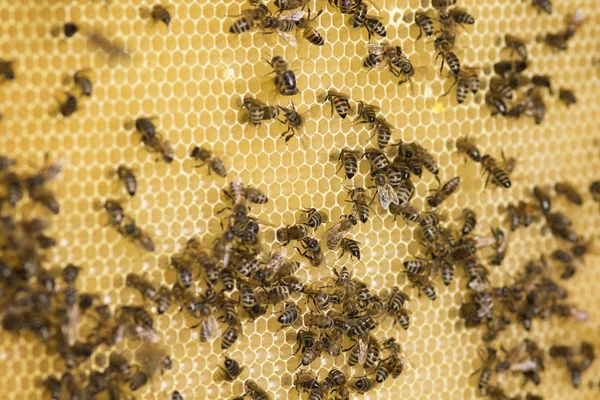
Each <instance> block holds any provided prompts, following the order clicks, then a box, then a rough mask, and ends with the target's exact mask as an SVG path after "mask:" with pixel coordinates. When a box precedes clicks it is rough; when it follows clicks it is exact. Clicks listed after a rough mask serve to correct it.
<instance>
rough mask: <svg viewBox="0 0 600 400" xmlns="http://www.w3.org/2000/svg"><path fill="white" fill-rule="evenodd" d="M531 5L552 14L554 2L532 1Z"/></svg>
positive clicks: (549, 0) (547, 0) (548, 0)
mask: <svg viewBox="0 0 600 400" xmlns="http://www.w3.org/2000/svg"><path fill="white" fill-rule="evenodd" d="M531 5H532V6H534V7H535V8H537V9H538V10H540V11H543V12H545V13H548V14H552V0H531Z"/></svg>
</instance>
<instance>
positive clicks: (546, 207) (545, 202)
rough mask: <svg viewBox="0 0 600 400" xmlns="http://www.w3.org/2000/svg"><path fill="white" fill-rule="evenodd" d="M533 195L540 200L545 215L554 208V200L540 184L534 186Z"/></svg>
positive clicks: (541, 209) (540, 206)
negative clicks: (552, 200)
mask: <svg viewBox="0 0 600 400" xmlns="http://www.w3.org/2000/svg"><path fill="white" fill-rule="evenodd" d="M533 196H534V197H535V199H536V200H537V202H538V206H539V208H540V211H541V212H542V213H543V214H544V215H547V214H548V213H549V212H550V209H551V208H552V202H551V200H550V195H549V194H548V192H546V191H545V190H544V189H542V188H541V187H539V186H535V187H534V188H533Z"/></svg>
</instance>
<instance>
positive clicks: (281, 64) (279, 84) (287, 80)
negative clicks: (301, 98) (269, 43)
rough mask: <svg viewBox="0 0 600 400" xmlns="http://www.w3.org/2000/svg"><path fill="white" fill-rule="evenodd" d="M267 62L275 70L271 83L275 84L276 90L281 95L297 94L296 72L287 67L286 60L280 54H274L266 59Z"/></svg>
mask: <svg viewBox="0 0 600 400" xmlns="http://www.w3.org/2000/svg"><path fill="white" fill-rule="evenodd" d="M267 63H268V64H269V65H270V66H271V67H272V68H273V71H274V72H275V79H274V81H273V83H274V84H275V88H276V89H277V92H278V93H279V94H281V95H283V96H293V95H295V94H297V93H298V87H297V86H296V74H295V73H294V71H292V70H290V69H289V66H288V63H287V61H285V60H284V59H283V58H282V57H280V56H274V57H273V58H271V61H267Z"/></svg>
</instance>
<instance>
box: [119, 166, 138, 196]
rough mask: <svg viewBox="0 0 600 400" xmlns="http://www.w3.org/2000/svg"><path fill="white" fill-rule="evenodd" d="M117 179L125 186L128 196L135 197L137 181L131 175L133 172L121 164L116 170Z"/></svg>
mask: <svg viewBox="0 0 600 400" xmlns="http://www.w3.org/2000/svg"><path fill="white" fill-rule="evenodd" d="M117 177H118V178H119V180H121V181H122V182H123V184H124V185H125V190H127V193H128V194H129V195H130V196H133V195H135V192H136V190H137V179H136V177H135V175H134V173H133V170H132V169H131V168H128V167H126V166H125V165H123V164H121V165H119V167H118V168H117Z"/></svg>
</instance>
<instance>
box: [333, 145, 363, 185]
mask: <svg viewBox="0 0 600 400" xmlns="http://www.w3.org/2000/svg"><path fill="white" fill-rule="evenodd" d="M359 156H360V152H358V151H356V150H347V149H343V150H342V151H341V152H340V156H339V161H340V162H341V165H340V168H339V169H338V171H339V170H340V169H341V168H344V172H345V173H346V178H348V179H352V178H353V177H354V175H356V172H357V171H358V158H359Z"/></svg>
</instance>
